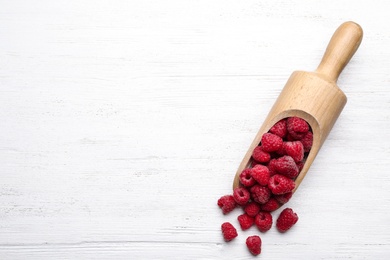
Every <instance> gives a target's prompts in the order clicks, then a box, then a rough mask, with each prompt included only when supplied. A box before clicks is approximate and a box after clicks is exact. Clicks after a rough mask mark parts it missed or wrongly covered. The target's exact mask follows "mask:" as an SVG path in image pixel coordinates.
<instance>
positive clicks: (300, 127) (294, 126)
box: [287, 117, 309, 140]
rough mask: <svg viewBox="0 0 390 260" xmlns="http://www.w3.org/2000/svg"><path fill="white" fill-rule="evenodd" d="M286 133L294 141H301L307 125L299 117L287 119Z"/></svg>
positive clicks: (306, 130)
mask: <svg viewBox="0 0 390 260" xmlns="http://www.w3.org/2000/svg"><path fill="white" fill-rule="evenodd" d="M287 131H288V133H289V134H290V135H291V136H292V137H293V138H294V139H296V140H299V139H301V138H302V137H303V136H304V135H305V134H306V133H307V132H308V131H309V125H308V123H307V122H306V121H305V120H304V119H302V118H299V117H289V118H287Z"/></svg>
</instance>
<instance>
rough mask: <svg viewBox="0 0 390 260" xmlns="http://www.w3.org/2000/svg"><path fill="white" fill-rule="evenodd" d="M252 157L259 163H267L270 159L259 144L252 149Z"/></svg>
mask: <svg viewBox="0 0 390 260" xmlns="http://www.w3.org/2000/svg"><path fill="white" fill-rule="evenodd" d="M252 157H253V159H255V160H256V161H258V162H260V163H267V162H269V160H270V159H271V155H270V154H269V153H267V152H265V151H264V150H263V148H262V147H261V146H257V147H256V148H255V149H254V150H253V152H252Z"/></svg>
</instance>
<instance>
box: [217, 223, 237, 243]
mask: <svg viewBox="0 0 390 260" xmlns="http://www.w3.org/2000/svg"><path fill="white" fill-rule="evenodd" d="M221 229H222V235H223V238H224V239H225V241H226V242H229V241H231V240H233V239H234V238H235V237H237V236H238V234H237V230H236V228H235V227H234V226H233V225H232V224H230V223H229V222H225V223H223V224H222V225H221Z"/></svg>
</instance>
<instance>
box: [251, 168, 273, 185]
mask: <svg viewBox="0 0 390 260" xmlns="http://www.w3.org/2000/svg"><path fill="white" fill-rule="evenodd" d="M252 178H253V179H255V180H256V181H257V183H259V184H260V185H261V186H266V185H267V184H268V181H269V178H270V175H269V170H268V167H267V166H264V165H261V164H258V165H256V166H255V167H253V168H252Z"/></svg>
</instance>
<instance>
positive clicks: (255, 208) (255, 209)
mask: <svg viewBox="0 0 390 260" xmlns="http://www.w3.org/2000/svg"><path fill="white" fill-rule="evenodd" d="M244 211H245V213H246V214H248V216H250V217H254V216H256V215H257V213H259V211H260V205H259V204H257V203H256V202H251V203H249V204H248V205H246V206H245V208H244Z"/></svg>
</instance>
